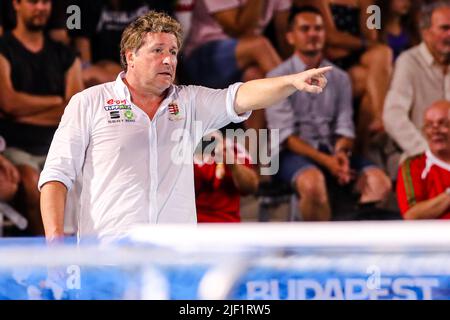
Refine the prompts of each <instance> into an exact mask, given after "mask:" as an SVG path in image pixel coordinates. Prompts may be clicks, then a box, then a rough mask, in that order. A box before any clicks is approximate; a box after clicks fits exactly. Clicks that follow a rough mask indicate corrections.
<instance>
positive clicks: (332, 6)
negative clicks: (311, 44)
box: [314, 0, 393, 154]
mask: <svg viewBox="0 0 450 320" xmlns="http://www.w3.org/2000/svg"><path fill="white" fill-rule="evenodd" d="M314 3H315V6H316V7H317V8H318V9H320V10H321V12H322V14H323V17H324V22H325V29H326V31H327V48H326V56H327V57H328V58H329V59H330V60H331V61H332V62H333V63H335V64H336V65H337V66H339V67H341V68H342V69H344V70H345V71H347V72H348V73H349V74H350V78H351V80H352V89H353V97H354V98H357V99H356V100H358V101H359V103H358V104H357V105H355V107H356V108H357V109H356V110H357V111H358V113H357V114H356V119H357V121H356V124H357V128H356V132H357V141H356V142H357V147H358V150H359V151H360V152H361V153H363V154H369V151H370V150H369V149H370V147H371V144H372V143H375V142H376V141H375V140H376V138H377V137H379V136H380V135H382V134H383V132H384V128H383V122H382V111H383V104H384V99H385V96H386V93H387V90H388V87H389V81H390V78H391V74H392V61H393V57H392V50H391V49H390V48H389V47H388V46H387V45H383V44H380V43H378V42H377V30H375V29H373V30H372V29H369V28H367V20H368V18H369V14H368V13H367V8H368V7H369V6H370V5H373V4H374V1H371V0H363V1H355V0H318V1H315V2H314Z"/></svg>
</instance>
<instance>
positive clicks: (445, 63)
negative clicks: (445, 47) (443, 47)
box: [425, 43, 450, 74]
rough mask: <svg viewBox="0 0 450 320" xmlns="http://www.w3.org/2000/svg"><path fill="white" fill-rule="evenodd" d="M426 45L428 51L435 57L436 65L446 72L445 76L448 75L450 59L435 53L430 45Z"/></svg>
mask: <svg viewBox="0 0 450 320" xmlns="http://www.w3.org/2000/svg"><path fill="white" fill-rule="evenodd" d="M425 45H426V46H427V48H428V51H429V52H430V53H431V55H432V56H433V59H434V61H435V62H436V64H437V65H438V66H439V67H441V69H442V71H443V72H444V74H447V73H448V71H449V64H450V61H449V59H448V57H446V56H444V55H441V54H439V53H437V52H435V51H434V50H433V49H432V48H431V46H430V45H428V44H427V43H425Z"/></svg>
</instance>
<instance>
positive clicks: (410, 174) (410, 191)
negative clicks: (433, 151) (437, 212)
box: [397, 154, 450, 219]
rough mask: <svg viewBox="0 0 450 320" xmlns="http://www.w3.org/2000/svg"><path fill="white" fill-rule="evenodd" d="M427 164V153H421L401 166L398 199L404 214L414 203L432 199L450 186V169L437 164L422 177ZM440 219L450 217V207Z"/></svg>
mask: <svg viewBox="0 0 450 320" xmlns="http://www.w3.org/2000/svg"><path fill="white" fill-rule="evenodd" d="M425 165H426V155H425V154H421V155H419V156H417V157H414V158H410V159H408V160H406V161H405V162H404V163H403V164H402V165H401V166H400V168H399V171H398V179H397V201H398V204H399V207H400V211H401V213H402V215H403V216H404V215H405V213H406V211H408V209H410V208H411V207H412V206H414V204H416V203H419V202H421V201H424V200H428V199H432V198H434V197H436V196H438V195H439V194H441V193H442V192H444V191H445V189H446V188H447V187H450V171H448V170H446V169H444V168H441V167H439V166H437V165H433V166H432V167H431V168H430V171H429V172H428V174H427V176H426V177H425V179H422V177H421V176H422V172H423V171H424V169H425ZM440 219H450V208H448V209H447V211H446V212H445V213H444V214H443V215H441V217H440Z"/></svg>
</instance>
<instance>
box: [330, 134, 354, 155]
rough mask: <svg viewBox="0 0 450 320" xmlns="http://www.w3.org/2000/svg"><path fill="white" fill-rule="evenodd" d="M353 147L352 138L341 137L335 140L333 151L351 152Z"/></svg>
mask: <svg viewBox="0 0 450 320" xmlns="http://www.w3.org/2000/svg"><path fill="white" fill-rule="evenodd" d="M352 149H353V139H350V138H346V137H341V138H339V139H338V140H337V141H336V144H335V146H334V152H340V151H345V152H351V151H352Z"/></svg>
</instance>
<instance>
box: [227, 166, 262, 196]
mask: <svg viewBox="0 0 450 320" xmlns="http://www.w3.org/2000/svg"><path fill="white" fill-rule="evenodd" d="M230 169H231V175H232V178H233V182H234V185H235V186H236V188H237V189H238V190H239V192H240V193H241V194H243V195H247V194H252V193H255V192H256V190H257V189H258V184H259V178H258V175H257V174H256V172H255V171H253V170H252V169H250V168H248V167H246V166H245V165H243V164H231V165H230Z"/></svg>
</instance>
